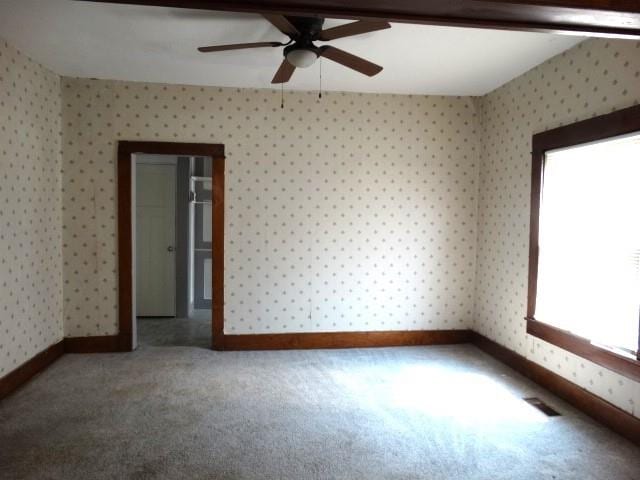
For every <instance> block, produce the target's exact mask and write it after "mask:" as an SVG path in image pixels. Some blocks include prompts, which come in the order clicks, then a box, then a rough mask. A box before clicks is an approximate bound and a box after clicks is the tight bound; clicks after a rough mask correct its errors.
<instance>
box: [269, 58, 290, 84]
mask: <svg viewBox="0 0 640 480" xmlns="http://www.w3.org/2000/svg"><path fill="white" fill-rule="evenodd" d="M295 69H296V67H294V66H293V65H291V64H290V63H289V62H287V59H286V58H285V59H284V60H282V63H281V64H280V68H278V71H277V72H276V74H275V75H274V77H273V80H271V83H287V82H288V81H289V79H290V78H291V75H293V72H294V70H295Z"/></svg>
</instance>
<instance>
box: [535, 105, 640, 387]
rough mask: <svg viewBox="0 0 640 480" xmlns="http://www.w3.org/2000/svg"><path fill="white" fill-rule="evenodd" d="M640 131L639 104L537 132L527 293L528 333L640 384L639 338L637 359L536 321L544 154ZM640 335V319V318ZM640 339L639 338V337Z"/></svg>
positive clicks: (639, 323)
mask: <svg viewBox="0 0 640 480" xmlns="http://www.w3.org/2000/svg"><path fill="white" fill-rule="evenodd" d="M638 131H640V105H635V106H633V107H629V108H625V109H623V110H618V111H616V112H613V113H609V114H606V115H601V116H598V117H594V118H590V119H588V120H583V121H581V122H577V123H573V124H571V125H566V126H564V127H560V128H555V129H553V130H548V131H546V132H542V133H538V134H535V135H534V136H533V139H532V168H531V218H530V233H529V279H528V282H529V287H528V292H527V316H526V317H525V319H526V321H527V333H528V334H530V335H533V336H535V337H538V338H540V339H542V340H544V341H546V342H549V343H551V344H553V345H556V346H557V347H560V348H562V349H564V350H567V351H569V352H571V353H574V354H576V355H578V356H580V357H582V358H585V359H587V360H590V361H592V362H594V363H596V364H598V365H601V366H603V367H606V368H608V369H610V370H613V371H615V372H617V373H619V374H621V375H624V376H626V377H628V378H631V379H633V380H636V381H640V339H639V341H638V343H639V345H638V353H637V356H636V357H637V358H635V359H634V358H633V357H631V356H628V357H627V356H624V355H622V354H618V353H616V352H614V351H612V350H609V349H606V348H603V347H599V346H597V345H594V344H592V343H591V342H590V341H589V340H587V339H585V338H582V337H579V336H577V335H575V334H573V333H571V332H568V331H566V330H562V329H559V328H556V327H553V326H551V325H549V324H546V323H543V322H541V321H539V320H538V319H536V318H535V311H536V295H537V283H538V252H539V244H538V234H539V219H540V200H541V194H542V180H543V174H544V162H545V155H546V153H547V152H548V151H550V150H554V149H558V148H567V147H572V146H574V145H579V144H583V143H589V142H595V141H598V140H605V139H607V138H611V137H617V136H620V135H625V134H629V133H633V132H638ZM638 331H639V332H640V318H639V319H638ZM639 337H640V335H639Z"/></svg>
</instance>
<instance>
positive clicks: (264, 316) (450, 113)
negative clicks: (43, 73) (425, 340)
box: [62, 78, 478, 336]
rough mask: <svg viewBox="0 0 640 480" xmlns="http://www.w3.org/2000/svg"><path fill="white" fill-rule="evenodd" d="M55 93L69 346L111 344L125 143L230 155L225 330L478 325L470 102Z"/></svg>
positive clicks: (72, 88) (113, 90) (209, 92)
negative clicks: (120, 145) (86, 340)
mask: <svg viewBox="0 0 640 480" xmlns="http://www.w3.org/2000/svg"><path fill="white" fill-rule="evenodd" d="M62 83H63V89H62V90H63V94H62V95H63V125H64V126H63V144H64V146H63V158H64V160H63V162H64V174H63V187H64V192H63V206H64V284H65V299H64V321H65V333H66V334H67V335H72V336H76V335H105V334H113V333H116V332H117V315H116V301H117V298H116V237H115V234H116V219H115V208H116V202H115V193H116V191H115V151H116V143H117V140H119V139H122V140H124V139H126V140H158V141H163V140H164V141H187V142H212V143H224V144H225V148H226V152H227V164H226V166H227V171H226V219H225V220H226V227H225V229H226V230H225V257H226V258H225V261H226V268H225V330H226V332H227V333H263V332H301V331H347V330H381V329H382V330H386V329H444V328H468V327H469V326H470V325H471V323H472V318H473V312H472V310H473V301H474V285H475V283H474V282H475V280H474V277H475V256H476V255H475V242H476V237H477V234H476V230H475V229H476V213H477V198H476V195H477V176H478V162H477V151H476V145H477V138H476V118H477V117H476V114H475V108H474V103H473V102H472V101H471V99H469V98H455V97H424V96H398V95H372V94H342V93H326V94H325V95H324V96H323V98H322V100H321V101H318V98H317V93H315V92H296V93H290V92H287V93H285V108H284V109H281V108H280V93H279V92H277V91H273V90H238V89H228V88H211V87H186V86H170V85H159V84H144V83H127V82H116V81H98V80H87V79H69V78H65V79H63V81H62Z"/></svg>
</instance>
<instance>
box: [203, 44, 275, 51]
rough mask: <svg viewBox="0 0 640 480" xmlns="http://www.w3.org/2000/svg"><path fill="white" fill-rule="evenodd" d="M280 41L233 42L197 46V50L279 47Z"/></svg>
mask: <svg viewBox="0 0 640 480" xmlns="http://www.w3.org/2000/svg"><path fill="white" fill-rule="evenodd" d="M282 45H283V44H282V43H280V42H255V43H234V44H231V45H212V46H210V47H199V48H198V51H199V52H203V53H207V52H224V51H225V50H240V49H242V48H259V47H280V46H282Z"/></svg>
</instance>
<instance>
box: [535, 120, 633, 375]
mask: <svg viewBox="0 0 640 480" xmlns="http://www.w3.org/2000/svg"><path fill="white" fill-rule="evenodd" d="M533 143H534V152H533V178H532V180H533V188H532V212H531V256H530V273H529V305H528V313H527V320H528V328H527V331H528V332H529V333H531V334H533V335H536V336H538V337H541V338H543V339H544V340H546V341H549V342H551V343H554V344H556V345H558V346H560V347H563V348H565V349H567V350H570V351H572V352H574V353H576V354H578V355H581V356H583V357H586V358H589V359H590V360H593V361H595V362H597V363H599V364H601V365H604V366H607V367H609V368H612V369H614V370H616V371H618V372H620V373H623V374H625V375H628V376H631V377H632V378H636V379H638V378H640V362H639V360H640V353H639V344H640V339H639V336H640V107H632V108H631V109H626V110H623V111H620V112H615V113H613V114H609V115H605V116H602V117H597V118H594V119H591V120H587V121H584V122H579V123H576V124H573V125H569V126H567V127H562V128H559V129H556V130H551V131H549V132H545V133H542V134H538V135H535V136H534V139H533Z"/></svg>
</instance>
